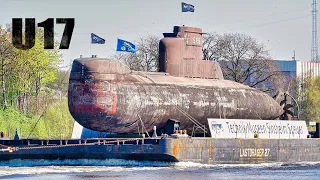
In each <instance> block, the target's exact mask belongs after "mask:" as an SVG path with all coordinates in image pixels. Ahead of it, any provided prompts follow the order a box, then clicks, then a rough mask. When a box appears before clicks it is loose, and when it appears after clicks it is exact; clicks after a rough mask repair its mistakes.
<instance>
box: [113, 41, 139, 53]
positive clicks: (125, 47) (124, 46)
mask: <svg viewBox="0 0 320 180" xmlns="http://www.w3.org/2000/svg"><path fill="white" fill-rule="evenodd" d="M117 51H125V52H132V53H135V52H136V45H134V44H132V43H131V42H128V41H125V40H122V39H119V38H118V43H117Z"/></svg>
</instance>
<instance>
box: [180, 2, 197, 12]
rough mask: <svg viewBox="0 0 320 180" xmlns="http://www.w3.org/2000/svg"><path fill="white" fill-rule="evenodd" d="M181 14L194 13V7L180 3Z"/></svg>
mask: <svg viewBox="0 0 320 180" xmlns="http://www.w3.org/2000/svg"><path fill="white" fill-rule="evenodd" d="M181 8H182V12H194V5H192V4H187V3H184V2H182V3H181Z"/></svg>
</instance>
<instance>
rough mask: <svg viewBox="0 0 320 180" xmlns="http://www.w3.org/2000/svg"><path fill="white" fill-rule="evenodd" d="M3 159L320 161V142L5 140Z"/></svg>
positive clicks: (1, 151)
mask: <svg viewBox="0 0 320 180" xmlns="http://www.w3.org/2000/svg"><path fill="white" fill-rule="evenodd" d="M0 144H1V145H0V160H1V161H7V160H11V159H47V160H57V159H58V160H63V159H102V160H103V159H108V158H112V159H115V158H117V159H130V160H148V161H166V162H180V161H182V162H184V161H189V162H197V163H205V164H223V163H232V164H238V163H241V164H242V163H244V164H245V163H270V162H306V161H309V162H319V161H320V139H316V138H312V139H311V138H308V139H257V138H254V139H247V138H246V139H241V138H240V139H216V138H204V137H199V138H195V137H192V138H163V139H157V138H156V139H150V138H132V139H128V138H127V139H102V138H98V139H77V140H0Z"/></svg>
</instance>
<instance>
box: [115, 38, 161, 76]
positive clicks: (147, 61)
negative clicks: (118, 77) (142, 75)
mask: <svg viewBox="0 0 320 180" xmlns="http://www.w3.org/2000/svg"><path fill="white" fill-rule="evenodd" d="M159 39H160V38H159V37H157V36H153V35H149V36H147V37H145V38H140V39H139V40H138V41H136V42H135V45H136V49H137V51H136V52H135V53H128V52H118V53H117V54H116V55H115V58H116V59H118V60H120V61H121V62H123V63H124V64H126V65H128V66H129V68H130V69H132V70H136V71H157V70H158V51H159Z"/></svg>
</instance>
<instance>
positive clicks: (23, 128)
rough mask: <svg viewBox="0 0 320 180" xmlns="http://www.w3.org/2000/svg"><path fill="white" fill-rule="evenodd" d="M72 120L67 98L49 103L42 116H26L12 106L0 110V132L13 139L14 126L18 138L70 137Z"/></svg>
mask: <svg viewBox="0 0 320 180" xmlns="http://www.w3.org/2000/svg"><path fill="white" fill-rule="evenodd" d="M73 124H74V120H73V118H72V116H71V115H70V113H69V110H68V104H67V99H66V98H64V99H61V100H57V101H56V102H54V103H52V104H50V105H49V106H48V107H47V108H46V109H45V112H44V113H43V116H41V115H37V116H30V115H29V116H28V117H27V116H26V115H24V114H23V113H21V112H20V111H18V110H16V109H15V108H13V107H8V108H6V109H5V110H0V132H5V133H6V135H7V137H9V138H10V139H13V137H14V135H15V131H16V128H17V129H18V133H19V137H20V139H26V138H28V137H29V138H32V139H60V138H64V139H67V138H70V137H71V133H72V128H73Z"/></svg>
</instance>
